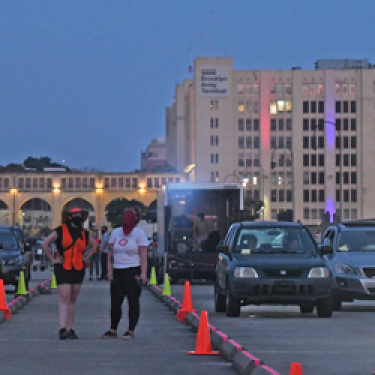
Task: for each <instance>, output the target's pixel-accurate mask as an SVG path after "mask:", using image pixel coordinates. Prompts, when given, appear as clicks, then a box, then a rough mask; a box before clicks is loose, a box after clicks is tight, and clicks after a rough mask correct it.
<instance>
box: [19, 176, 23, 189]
mask: <svg viewBox="0 0 375 375" xmlns="http://www.w3.org/2000/svg"><path fill="white" fill-rule="evenodd" d="M23 185H24V179H23V178H19V179H18V188H19V189H23Z"/></svg>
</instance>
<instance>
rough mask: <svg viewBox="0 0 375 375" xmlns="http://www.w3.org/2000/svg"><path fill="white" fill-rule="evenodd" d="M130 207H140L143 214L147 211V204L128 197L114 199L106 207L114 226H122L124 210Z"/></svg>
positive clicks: (108, 217) (108, 218)
mask: <svg viewBox="0 0 375 375" xmlns="http://www.w3.org/2000/svg"><path fill="white" fill-rule="evenodd" d="M130 207H138V208H140V210H141V212H142V216H143V215H144V213H145V210H146V206H145V205H144V204H143V203H142V202H140V201H137V200H136V199H132V200H129V199H126V198H118V199H114V200H113V201H112V202H110V203H109V204H108V206H107V207H106V211H107V215H106V216H107V220H108V221H109V222H110V223H111V225H112V227H113V228H117V227H120V226H121V225H122V217H123V215H124V211H125V209H127V208H130Z"/></svg>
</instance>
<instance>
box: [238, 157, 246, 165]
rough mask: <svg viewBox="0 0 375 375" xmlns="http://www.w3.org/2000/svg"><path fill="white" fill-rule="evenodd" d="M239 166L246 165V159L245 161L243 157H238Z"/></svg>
mask: <svg viewBox="0 0 375 375" xmlns="http://www.w3.org/2000/svg"><path fill="white" fill-rule="evenodd" d="M238 166H239V167H244V166H245V164H244V161H243V158H241V159H238Z"/></svg>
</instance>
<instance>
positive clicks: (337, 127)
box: [335, 118, 341, 130]
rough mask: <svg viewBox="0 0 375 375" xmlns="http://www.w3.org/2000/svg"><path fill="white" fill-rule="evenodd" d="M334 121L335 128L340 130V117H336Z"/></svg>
mask: <svg viewBox="0 0 375 375" xmlns="http://www.w3.org/2000/svg"><path fill="white" fill-rule="evenodd" d="M335 123H336V130H341V118H337V119H336V121H335Z"/></svg>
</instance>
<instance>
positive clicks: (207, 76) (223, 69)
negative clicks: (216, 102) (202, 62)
mask: <svg viewBox="0 0 375 375" xmlns="http://www.w3.org/2000/svg"><path fill="white" fill-rule="evenodd" d="M200 86H201V87H200V90H201V93H200V96H203V97H211V98H212V97H226V96H228V67H227V66H202V67H201V85H200Z"/></svg>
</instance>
